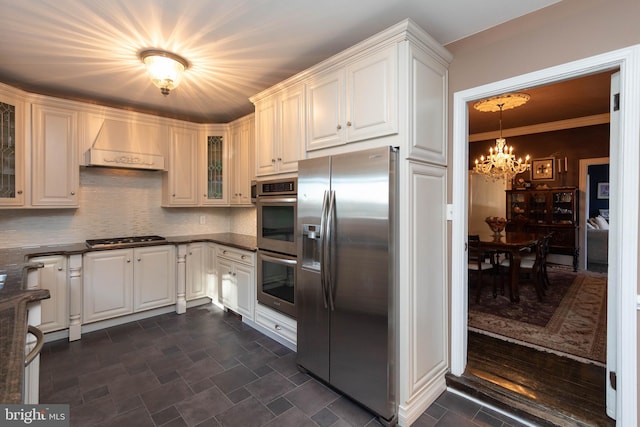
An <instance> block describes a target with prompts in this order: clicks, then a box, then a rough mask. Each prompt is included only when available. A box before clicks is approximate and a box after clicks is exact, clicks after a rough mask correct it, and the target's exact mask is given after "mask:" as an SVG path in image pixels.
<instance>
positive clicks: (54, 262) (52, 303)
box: [27, 255, 69, 333]
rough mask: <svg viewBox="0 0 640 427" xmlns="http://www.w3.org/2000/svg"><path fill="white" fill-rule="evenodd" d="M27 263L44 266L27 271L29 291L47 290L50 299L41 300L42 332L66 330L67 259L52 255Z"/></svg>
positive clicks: (67, 298) (67, 306)
mask: <svg viewBox="0 0 640 427" xmlns="http://www.w3.org/2000/svg"><path fill="white" fill-rule="evenodd" d="M29 262H34V263H36V262H39V263H42V264H43V265H44V266H43V267H42V268H38V269H32V270H30V271H29V275H28V282H27V283H28V284H27V287H28V288H29V289H48V290H49V294H50V296H51V297H50V298H49V299H45V300H42V301H41V302H40V303H41V304H40V305H41V321H40V325H39V328H40V330H41V331H42V332H45V333H46V332H53V331H58V330H61V329H66V328H67V327H68V325H69V292H68V285H67V257H66V256H63V255H52V256H42V257H34V258H30V259H29Z"/></svg>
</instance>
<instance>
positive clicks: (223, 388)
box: [40, 305, 522, 427]
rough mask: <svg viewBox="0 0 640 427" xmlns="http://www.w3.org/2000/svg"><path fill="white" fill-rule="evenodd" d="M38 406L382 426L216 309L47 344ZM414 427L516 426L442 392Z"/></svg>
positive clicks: (176, 422)
mask: <svg viewBox="0 0 640 427" xmlns="http://www.w3.org/2000/svg"><path fill="white" fill-rule="evenodd" d="M40 401H41V402H42V403H68V404H70V407H71V425H72V426H78V427H87V426H92V427H93V426H99V427H105V426H119V427H128V426H136V427H143V426H165V427H174V426H176V427H177V426H202V427H205V426H230V427H240V426H241V427H251V426H256V427H258V426H278V427H286V426H295V427H302V426H321V427H325V426H334V427H342V426H368V427H372V426H378V425H380V423H379V422H378V420H377V419H376V418H375V417H374V416H373V415H372V414H370V413H369V412H367V411H365V410H364V409H362V408H361V407H360V406H358V405H356V404H354V403H353V402H352V401H350V400H349V399H347V398H346V397H344V396H341V395H340V394H339V393H337V392H336V391H334V390H332V389H330V388H328V387H326V386H325V385H323V384H322V383H320V382H318V381H316V380H315V379H313V378H312V377H310V376H308V375H306V374H303V373H301V372H299V371H298V369H297V367H296V364H295V353H294V352H292V351H291V350H289V349H287V348H286V347H284V346H282V345H280V344H279V343H277V342H275V341H273V340H272V339H270V338H268V337H266V336H264V335H262V334H261V333H259V332H257V331H256V330H254V329H252V328H250V327H248V326H246V325H244V324H243V323H242V322H241V321H240V320H239V319H238V318H237V317H235V316H233V315H229V314H227V313H225V312H223V311H221V310H220V309H218V308H217V307H215V306H213V305H205V306H200V307H195V308H191V309H189V310H188V311H187V313H186V314H184V315H176V314H175V313H169V314H165V315H161V316H157V317H154V318H150V319H146V320H142V321H137V322H132V323H128V324H125V325H121V326H115V327H112V328H109V329H103V330H101V331H97V332H92V333H88V334H84V335H83V337H82V339H81V340H80V341H75V342H72V343H69V342H68V341H66V340H62V341H56V342H52V343H48V344H46V345H45V346H44V348H43V351H42V357H41V374H40ZM413 425H414V426H416V427H432V426H439V427H445V426H456V427H466V426H473V427H477V426H495V427H503V426H504V427H507V426H521V425H522V424H519V423H518V422H516V421H514V420H512V419H510V418H509V417H506V416H504V415H501V414H499V413H497V412H494V411H492V410H491V409H488V408H486V407H483V406H482V405H479V404H477V403H474V402H473V401H470V400H467V399H464V398H462V397H460V396H458V395H457V394H454V393H450V392H445V393H443V394H442V395H441V396H440V397H439V398H438V400H437V401H436V402H435V403H434V404H433V405H431V406H430V407H429V408H428V409H427V411H425V413H424V414H423V415H422V416H421V417H420V418H419V419H418V420H417V421H416V422H415V423H414V424H413Z"/></svg>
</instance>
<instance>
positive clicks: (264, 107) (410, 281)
mask: <svg viewBox="0 0 640 427" xmlns="http://www.w3.org/2000/svg"><path fill="white" fill-rule="evenodd" d="M451 59H452V57H451V54H450V53H449V52H447V51H446V50H445V49H444V48H443V47H442V46H440V45H439V44H438V43H437V41H436V40H434V39H433V38H432V37H431V36H430V35H429V34H427V33H426V32H425V31H424V30H422V29H421V28H419V27H418V26H416V25H415V24H414V23H413V22H412V21H411V20H409V19H407V20H405V21H402V22H400V23H399V24H397V25H395V26H393V27H391V28H388V29H387V30H385V31H382V32H381V33H379V34H376V35H374V36H372V37H370V38H368V39H367V40H365V41H363V42H362V43H359V44H357V45H355V46H353V47H351V48H349V49H346V50H344V51H342V52H340V53H339V54H337V55H335V56H333V57H331V58H329V59H327V60H325V61H323V62H321V63H319V64H317V65H315V66H313V67H311V68H309V69H307V70H305V71H303V72H301V73H299V74H297V75H295V76H292V77H291V78H289V79H287V80H285V81H283V82H281V83H279V84H277V85H275V86H274V87H272V88H269V89H267V90H265V91H263V92H261V93H259V94H257V95H255V96H253V97H252V98H250V99H251V101H252V102H253V103H254V105H255V107H256V155H257V157H258V158H257V161H256V163H257V169H256V170H257V174H258V176H260V175H267V174H273V173H283V170H282V169H279V168H278V165H279V164H278V158H277V157H275V158H274V157H271V156H270V155H267V153H272V152H273V151H272V150H273V147H274V146H277V145H278V144H282V143H283V140H281V139H279V138H278V137H277V129H278V128H276V127H274V126H272V124H273V123H278V121H277V120H276V119H274V117H277V116H278V103H277V102H275V101H274V100H277V99H278V98H279V97H280V98H281V97H282V96H283V95H284V94H285V93H287V91H288V90H290V89H291V88H301V87H302V88H304V92H305V93H304V99H305V102H304V120H303V126H304V128H305V129H306V130H305V136H304V144H303V146H302V147H303V148H302V149H301V151H300V154H299V156H300V158H309V157H320V156H325V155H331V154H337V153H344V152H349V151H356V150H363V149H367V148H374V147H380V146H395V147H398V148H399V159H398V180H397V181H398V192H397V195H396V196H397V203H398V206H399V212H398V230H397V236H398V237H397V241H396V242H397V244H396V251H395V252H396V256H397V275H398V286H397V293H396V298H397V299H396V303H395V305H394V309H395V311H396V318H397V323H396V327H397V328H396V332H397V342H398V351H397V354H396V355H395V363H394V364H393V368H394V369H395V372H390V373H392V374H394V375H395V376H396V377H397V378H396V379H397V384H398V390H397V393H396V396H397V404H398V421H399V423H400V424H401V425H410V424H412V423H413V422H415V420H416V419H417V418H418V417H419V416H420V414H421V413H422V412H423V411H424V410H425V409H426V408H427V407H428V406H429V404H431V403H432V402H433V401H434V400H435V399H436V398H437V397H438V396H439V395H440V394H441V393H442V392H443V391H444V390H445V388H446V383H445V374H446V373H447V372H448V370H449V335H448V334H449V329H448V319H449V313H448V307H449V301H448V289H447V288H448V286H447V283H448V279H447V260H446V254H447V253H448V237H447V228H448V225H447V219H446V211H447V209H446V203H447V157H448V154H447V132H446V129H447V116H446V113H447V96H448V94H447V68H448V66H449V62H450V61H451ZM289 120H290V121H289V122H288V124H289V125H292V124H295V120H294V119H293V118H290V119H289ZM282 125H283V124H278V125H277V126H282ZM274 141H275V142H274ZM272 160H273V161H272ZM272 165H275V166H272ZM296 167H297V164H296ZM263 312H264V313H266V314H270V313H269V309H268V308H267V307H265V306H262V305H260V304H258V307H257V308H256V315H258V314H259V313H260V314H261V313H263Z"/></svg>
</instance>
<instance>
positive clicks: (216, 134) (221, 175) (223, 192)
mask: <svg viewBox="0 0 640 427" xmlns="http://www.w3.org/2000/svg"><path fill="white" fill-rule="evenodd" d="M204 135H206V138H204V139H203V140H202V143H201V146H202V148H203V150H201V151H200V155H199V158H200V159H201V161H200V165H199V166H200V169H199V172H198V173H199V179H198V185H199V190H198V191H199V192H200V193H201V198H200V205H202V206H216V205H217V206H227V205H229V178H230V177H231V175H232V174H230V173H229V142H228V140H227V131H226V130H223V129H222V128H220V129H213V128H208V129H206V130H205V131H204Z"/></svg>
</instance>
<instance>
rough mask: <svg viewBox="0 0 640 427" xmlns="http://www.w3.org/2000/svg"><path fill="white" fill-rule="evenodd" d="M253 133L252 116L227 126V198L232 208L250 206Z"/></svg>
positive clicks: (253, 147)
mask: <svg viewBox="0 0 640 427" xmlns="http://www.w3.org/2000/svg"><path fill="white" fill-rule="evenodd" d="M254 131H255V122H254V115H253V114H250V115H248V116H246V117H243V118H241V119H238V120H236V121H234V122H232V123H231V124H230V126H229V134H230V144H229V145H230V149H229V169H230V171H231V173H230V179H229V184H230V187H231V189H230V190H229V198H230V204H231V205H233V206H250V205H251V180H252V179H253V177H254V161H253V153H254V152H255V144H254V139H255V138H254Z"/></svg>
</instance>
